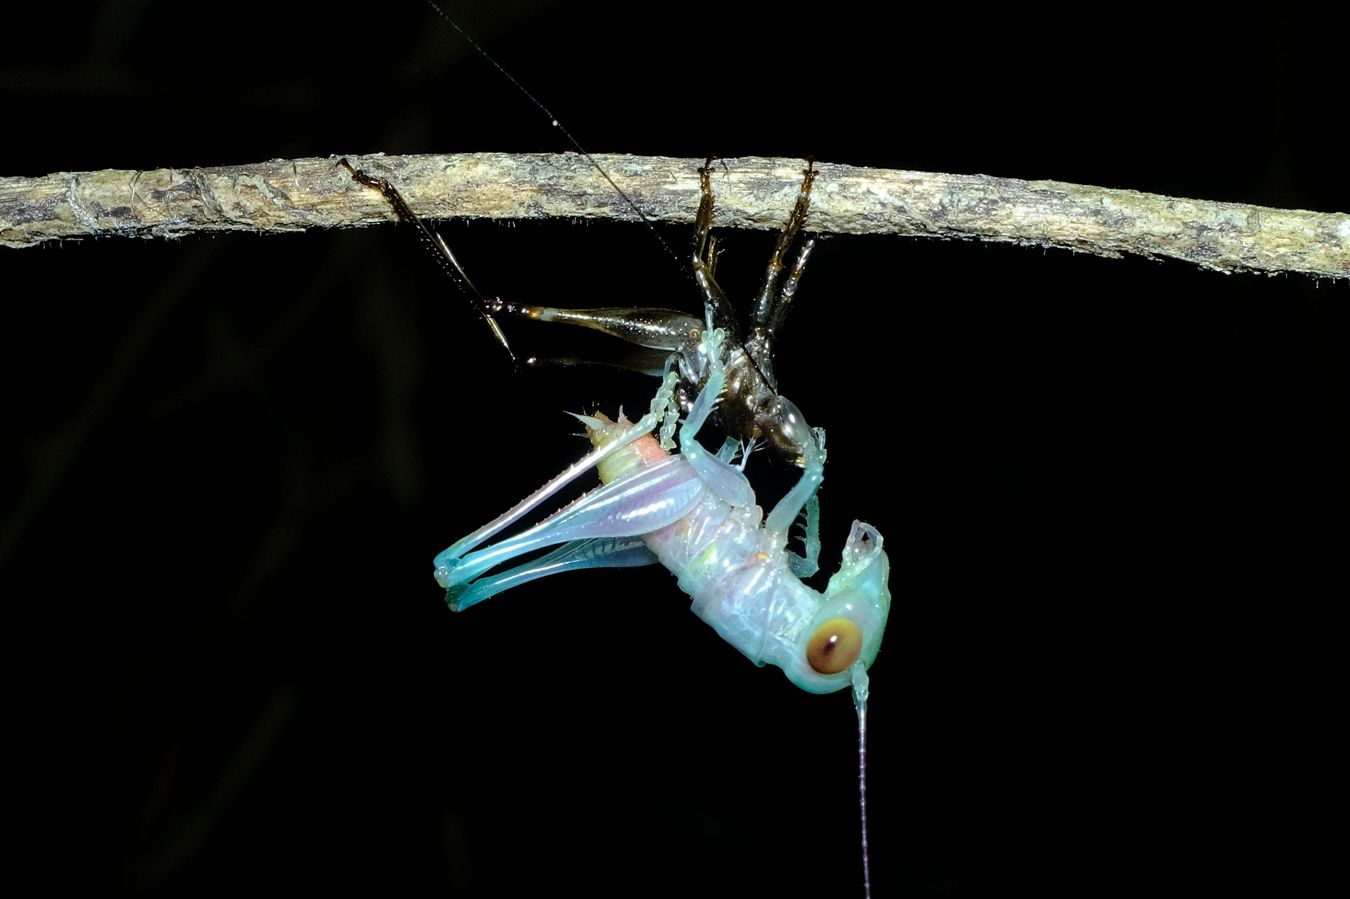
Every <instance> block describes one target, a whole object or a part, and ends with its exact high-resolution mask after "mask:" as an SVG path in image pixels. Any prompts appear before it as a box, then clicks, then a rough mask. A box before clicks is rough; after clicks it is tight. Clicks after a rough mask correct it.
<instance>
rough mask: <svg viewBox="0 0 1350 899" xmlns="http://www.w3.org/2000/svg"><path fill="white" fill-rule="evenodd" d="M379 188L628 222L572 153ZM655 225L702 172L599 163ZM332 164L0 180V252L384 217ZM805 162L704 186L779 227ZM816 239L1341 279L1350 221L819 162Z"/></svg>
mask: <svg viewBox="0 0 1350 899" xmlns="http://www.w3.org/2000/svg"><path fill="white" fill-rule="evenodd" d="M350 158H351V161H352V163H353V164H354V165H356V166H358V167H360V168H364V169H366V170H368V171H370V172H371V173H372V174H375V175H382V176H385V177H388V178H389V179H390V180H391V181H393V182H394V183H395V184H396V185H397V186H398V188H399V190H400V191H401V192H402V193H403V195H404V196H405V197H406V198H407V200H408V202H409V204H411V206H412V208H413V209H414V211H416V212H417V213H418V214H419V215H422V216H424V217H427V218H458V217H467V218H500V219H523V218H555V217H561V218H610V219H633V218H635V215H634V213H633V210H632V209H631V208H630V207H629V206H628V205H627V204H626V203H625V202H624V201H623V199H622V198H620V197H618V196H617V195H616V194H615V193H614V191H613V189H612V188H611V187H610V186H609V185H608V184H607V183H605V182H604V180H603V179H602V176H601V175H600V174H599V173H598V172H596V170H595V169H594V168H593V167H592V165H591V164H590V163H589V162H587V161H586V160H585V159H584V158H582V157H579V156H577V155H575V154H570V153H565V154H560V155H531V154H502V153H472V154H461V155H453V156H382V155H373V156H352V157H350ZM596 158H597V160H598V161H599V163H600V164H601V165H602V166H603V167H604V168H605V170H606V171H607V172H608V173H609V175H610V176H611V177H612V178H613V179H614V181H615V182H616V183H618V184H619V186H620V187H622V188H623V190H624V191H626V192H627V193H628V195H629V196H631V197H632V198H633V200H634V201H635V202H636V203H637V204H638V206H640V207H641V208H642V210H643V212H644V214H645V215H646V216H647V217H648V218H650V219H652V220H654V221H675V222H686V223H688V222H692V221H693V218H694V213H695V211H696V210H697V208H698V198H699V188H698V168H699V166H700V165H701V164H702V162H703V161H702V160H690V159H669V158H665V157H640V156H598V157H596ZM334 163H335V160H334V159H286V160H273V161H271V162H264V163H259V164H255V165H241V166H221V167H215V168H193V169H159V170H156V171H145V172H134V171H121V170H105V171H99V172H79V173H58V174H55V175H47V176H44V177H39V178H0V245H3V246H9V247H24V246H32V245H34V244H38V243H41V242H43V241H49V240H61V239H71V238H81V237H98V236H114V235H116V236H126V237H178V236H181V235H184V234H192V233H196V232H201V231H235V230H246V231H259V232H263V231H300V230H304V229H306V228H335V227H350V226H355V225H365V224H370V223H373V222H380V221H387V220H390V219H392V218H393V217H394V213H393V211H392V210H391V209H390V208H389V206H388V204H387V203H385V202H384V199H383V198H382V197H381V196H380V194H379V193H378V192H376V191H373V190H369V189H368V188H366V187H363V186H362V185H360V184H357V183H355V182H353V181H352V179H351V177H350V175H348V173H347V172H346V170H344V169H341V168H338V167H337V166H336V165H335V164H334ZM802 166H803V162H802V160H799V159H760V158H742V159H727V160H723V161H721V162H719V163H718V170H717V173H716V175H715V178H716V182H715V186H716V190H717V224H718V225H719V226H723V227H726V226H730V227H741V228H763V229H776V228H778V227H779V226H780V225H781V222H782V217H783V214H784V210H786V209H789V208H791V206H792V201H793V199H794V198H795V195H796V192H797V189H798V186H799V185H800V183H801V169H802ZM817 171H818V172H819V176H818V178H817V181H816V189H815V192H814V193H813V194H812V203H811V217H810V228H811V229H812V230H813V231H818V232H823V233H836V234H898V235H907V236H914V237H937V238H945V239H961V240H994V241H1008V242H1013V243H1019V244H1026V245H1030V246H1040V247H1063V248H1067V249H1071V250H1075V251H1078V252H1084V253H1094V254H1097V255H1101V256H1113V257H1114V256H1120V255H1122V254H1125V253H1134V254H1138V255H1142V256H1149V257H1167V258H1172V259H1180V260H1183V261H1185V262H1190V263H1192V264H1194V265H1198V266H1202V267H1204V268H1209V269H1213V270H1216V271H1221V272H1240V271H1251V272H1268V273H1274V272H1299V273H1303V274H1307V275H1313V276H1317V277H1331V278H1350V215H1347V214H1344V213H1325V212H1305V211H1302V210H1289V209H1271V208H1268V207H1263V206H1250V205H1246V204H1242V203H1225V202H1217V201H1212V200H1191V199H1178V198H1175V197H1165V196H1158V195H1156V194H1145V193H1139V192H1137V191H1132V190H1114V189H1108V188H1100V187H1087V186H1083V185H1079V184H1065V183H1061V182H1057V181H1021V180H1018V179H1015V178H994V177H990V176H986V175H944V174H936V173H930V172H905V171H891V170H885V169H867V168H857V167H854V166H846V165H830V164H817Z"/></svg>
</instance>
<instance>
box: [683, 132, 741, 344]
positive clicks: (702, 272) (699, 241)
mask: <svg viewBox="0 0 1350 899" xmlns="http://www.w3.org/2000/svg"><path fill="white" fill-rule="evenodd" d="M698 185H699V193H700V197H699V202H698V216H697V217H696V218H695V220H694V253H693V257H694V258H693V260H692V263H691V264H692V265H693V269H694V281H695V282H697V283H698V287H699V290H700V291H702V293H703V309H704V316H705V318H706V319H707V323H708V327H710V328H722V329H723V330H725V331H726V332H727V333H728V334H729V335H731V339H732V340H734V341H736V342H738V343H739V342H740V339H741V338H740V327H739V326H738V325H737V324H736V312H735V310H734V309H732V308H731V302H730V301H729V300H728V299H727V296H726V294H725V293H723V292H722V288H721V287H720V286H719V285H718V283H717V278H716V277H715V276H714V274H713V270H714V269H715V268H716V267H717V239H716V238H715V237H713V234H712V220H713V192H712V158H711V157H709V158H708V160H707V161H706V162H705V163H704V165H703V167H702V168H701V169H699V170H698Z"/></svg>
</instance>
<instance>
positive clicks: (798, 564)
mask: <svg viewBox="0 0 1350 899" xmlns="http://www.w3.org/2000/svg"><path fill="white" fill-rule="evenodd" d="M802 516H803V517H805V518H806V527H805V533H803V534H802V544H803V546H802V550H803V555H800V556H799V555H797V554H796V553H795V552H793V551H792V550H788V567H789V568H790V569H792V573H793V574H795V575H797V577H801V578H806V577H810V576H811V575H813V574H815V573H816V572H817V571H819V570H820V494H819V493H812V494H811V498H810V499H808V500H807V501H806V507H805V508H804V509H802Z"/></svg>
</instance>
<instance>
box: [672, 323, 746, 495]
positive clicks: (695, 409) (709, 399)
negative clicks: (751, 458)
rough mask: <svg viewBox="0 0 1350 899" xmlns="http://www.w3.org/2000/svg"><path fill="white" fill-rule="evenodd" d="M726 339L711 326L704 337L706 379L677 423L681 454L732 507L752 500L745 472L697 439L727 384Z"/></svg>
mask: <svg viewBox="0 0 1350 899" xmlns="http://www.w3.org/2000/svg"><path fill="white" fill-rule="evenodd" d="M726 340H727V334H726V332H725V331H723V330H722V329H721V328H713V329H712V330H711V331H708V332H707V334H706V335H705V336H704V340H703V346H704V355H705V356H706V358H707V363H708V378H707V380H706V381H705V382H704V383H703V388H702V389H701V390H700V391H699V394H698V397H697V398H696V399H695V400H694V402H693V405H692V406H690V408H689V414H688V415H686V416H685V419H684V421H683V422H682V423H681V425H680V453H681V454H682V455H683V456H684V458H685V459H686V460H687V461H688V462H689V465H690V466H691V467H692V468H693V469H694V470H695V471H697V472H698V476H699V479H700V480H701V481H703V483H704V485H705V486H707V488H708V489H709V490H711V491H712V492H713V493H714V494H716V495H717V497H718V498H719V499H721V500H722V501H723V502H726V503H727V504H728V505H730V506H732V507H733V508H744V507H747V506H752V505H754V503H755V491H754V489H753V488H752V487H751V486H750V481H749V480H748V479H747V478H746V476H745V473H744V472H743V471H741V470H740V468H738V467H736V466H734V465H732V464H731V463H730V462H729V461H727V460H726V459H724V458H723V457H722V454H721V452H720V451H719V452H718V453H717V454H713V453H709V452H708V450H706V449H704V447H703V445H702V444H701V443H699V442H698V432H699V429H701V428H702V427H703V424H704V422H706V421H707V420H708V416H709V415H711V414H712V411H713V408H714V407H715V406H716V405H717V401H718V398H719V397H720V396H721V394H722V388H723V386H725V383H726V371H725V369H724V367H723V364H722V359H723V358H724V355H725V353H724V347H725V342H726Z"/></svg>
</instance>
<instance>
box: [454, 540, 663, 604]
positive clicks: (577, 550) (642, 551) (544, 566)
mask: <svg viewBox="0 0 1350 899" xmlns="http://www.w3.org/2000/svg"><path fill="white" fill-rule="evenodd" d="M657 561H658V560H657V558H656V555H655V554H654V553H653V552H652V551H651V550H650V549H648V548H647V544H646V543H643V542H642V538H641V537H612V538H601V537H596V538H592V539H589V540H574V541H572V542H571V543H566V544H564V545H562V546H560V547H558V548H557V549H555V550H554V551H553V552H551V553H549V554H547V555H544V556H540V557H539V558H538V559H535V560H533V561H531V562H527V563H525V564H524V565H519V566H517V567H515V568H512V569H510V570H508V571H503V572H502V573H501V574H494V575H492V576H491V577H484V578H479V579H478V580H476V581H474V582H473V583H472V584H469V585H468V586H467V587H464V588H463V589H462V590H459V591H458V592H456V591H453V590H452V591H449V592H448V593H447V594H446V601H447V602H448V603H449V604H450V608H451V610H452V611H455V612H462V611H464V610H465V609H467V608H468V607H469V606H471V605H474V604H476V603H479V602H482V601H483V600H485V599H487V598H488V597H491V596H496V595H497V594H498V593H501V592H502V591H504V590H510V589H511V588H512V587H518V586H520V585H521V584H525V583H529V582H530V581H533V580H536V579H537V578H541V577H548V576H549V575H551V574H560V573H562V572H564V571H577V570H580V569H583V568H636V567H638V566H640V565H652V564H654V563H656V562H657Z"/></svg>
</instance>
